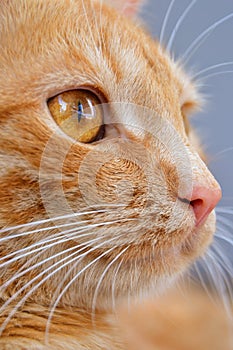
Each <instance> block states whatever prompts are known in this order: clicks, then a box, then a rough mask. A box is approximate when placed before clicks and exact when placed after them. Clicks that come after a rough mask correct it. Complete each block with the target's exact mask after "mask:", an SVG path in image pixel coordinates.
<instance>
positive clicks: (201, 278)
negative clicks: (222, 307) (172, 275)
mask: <svg viewBox="0 0 233 350" xmlns="http://www.w3.org/2000/svg"><path fill="white" fill-rule="evenodd" d="M200 263H202V264H201V267H202V268H203V269H204V270H205V271H206V260H205V259H204V257H202V258H201V259H200V260H199V261H196V262H195V263H194V265H193V267H194V270H195V271H196V274H197V278H198V279H199V281H200V283H201V286H202V288H203V289H204V291H205V292H206V294H207V295H208V297H209V299H210V300H212V301H214V300H213V296H212V294H211V293H210V291H209V289H208V287H207V283H206V278H204V276H203V275H202V271H201V269H200ZM203 263H204V264H203Z"/></svg>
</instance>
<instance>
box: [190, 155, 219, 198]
mask: <svg viewBox="0 0 233 350" xmlns="http://www.w3.org/2000/svg"><path fill="white" fill-rule="evenodd" d="M190 161H191V167H192V181H193V184H192V185H193V187H195V186H200V187H203V188H208V189H210V190H218V191H220V190H221V188H220V185H219V183H218V182H217V180H216V179H215V177H214V176H213V174H212V173H211V172H210V170H209V169H208V167H207V165H206V164H205V163H204V162H203V160H202V159H201V158H200V157H199V155H198V154H197V153H196V152H192V155H191V156H190Z"/></svg>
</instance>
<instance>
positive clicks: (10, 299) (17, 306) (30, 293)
mask: <svg viewBox="0 0 233 350" xmlns="http://www.w3.org/2000/svg"><path fill="white" fill-rule="evenodd" d="M115 239H118V237H113V238H112V239H110V240H109V241H108V242H111V241H113V240H115ZM104 244H106V242H102V243H101V244H99V245H97V246H95V247H94V248H92V249H90V250H89V251H88V252H85V253H83V254H81V255H79V256H78V257H74V258H72V259H70V260H69V261H68V262H66V263H64V264H63V265H62V266H59V267H58V268H56V269H55V270H53V271H52V272H50V274H49V275H47V276H46V277H44V278H43V279H42V280H41V281H40V282H38V283H37V284H36V285H35V286H34V287H33V288H32V289H31V290H30V291H29V292H27V293H26V295H25V296H24V297H23V298H22V299H21V300H20V301H19V302H18V303H17V305H16V306H15V307H14V308H13V309H12V311H11V312H10V313H9V314H8V316H7V318H6V319H5V321H4V322H3V323H2V325H1V327H0V335H1V334H2V332H3V331H4V329H5V327H6V326H7V324H8V323H9V321H10V320H11V318H12V317H13V316H14V314H15V312H16V311H17V310H18V309H19V307H21V306H22V305H23V304H24V302H25V301H26V300H27V299H28V298H29V296H30V295H32V294H33V293H34V291H36V290H37V289H38V288H39V287H40V286H41V285H42V284H43V283H45V282H46V281H47V280H48V279H49V278H51V277H52V276H53V275H54V274H55V273H57V272H58V271H60V270H61V269H63V268H64V267H65V266H67V265H69V264H71V263H72V262H74V261H75V260H77V259H80V257H83V256H86V255H88V254H89V253H90V252H91V251H93V250H96V249H98V248H100V247H101V246H103V245H104ZM113 249H114V248H112V249H111V250H113ZM105 253H106V252H105ZM59 263H61V261H58V262H57V263H55V264H53V265H52V266H50V267H49V268H47V269H46V270H44V271H42V272H41V273H39V274H38V275H37V276H35V277H34V278H33V279H32V280H30V281H28V282H27V283H26V284H25V285H24V286H23V287H21V288H20V289H19V290H18V291H17V292H16V293H15V294H13V295H12V296H11V297H10V298H9V299H8V300H7V301H6V302H5V303H4V304H3V305H2V306H1V308H0V313H1V312H3V311H4V309H6V307H7V306H8V305H9V304H10V303H11V302H12V301H14V300H15V299H16V298H17V297H18V296H19V295H20V293H22V292H23V291H24V290H25V289H27V288H28V287H29V286H30V285H31V284H32V283H33V282H35V281H36V280H38V279H39V278H40V277H41V276H43V275H44V274H45V273H47V272H48V271H50V270H51V269H52V268H54V266H56V265H58V264H59ZM88 265H90V264H88Z"/></svg>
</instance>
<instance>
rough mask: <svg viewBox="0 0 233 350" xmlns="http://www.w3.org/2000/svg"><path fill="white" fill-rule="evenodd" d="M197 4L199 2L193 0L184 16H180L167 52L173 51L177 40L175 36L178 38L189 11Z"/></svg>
mask: <svg viewBox="0 0 233 350" xmlns="http://www.w3.org/2000/svg"><path fill="white" fill-rule="evenodd" d="M196 2H197V0H193V1H192V2H191V3H190V4H189V5H188V6H187V7H186V8H185V10H184V12H183V13H182V15H181V16H180V18H179V19H178V21H177V22H176V24H175V27H174V29H173V31H172V34H171V36H170V38H169V41H168V44H167V47H166V49H167V51H168V52H170V51H171V48H172V44H173V42H174V40H175V36H176V33H177V31H178V30H179V28H180V27H181V25H182V23H183V21H184V20H185V18H186V17H187V15H188V13H189V11H190V10H191V9H192V7H193V6H194V5H195V3H196Z"/></svg>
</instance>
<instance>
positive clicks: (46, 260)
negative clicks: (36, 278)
mask: <svg viewBox="0 0 233 350" xmlns="http://www.w3.org/2000/svg"><path fill="white" fill-rule="evenodd" d="M99 240H101V237H98V238H95V239H92V240H90V241H87V242H85V244H84V243H82V244H78V245H75V246H73V247H70V248H67V249H65V250H62V251H61V252H59V253H56V254H54V255H51V256H49V257H48V258H46V259H44V260H41V261H39V262H38V263H36V264H34V265H32V266H30V267H29V268H27V269H25V270H23V271H21V272H20V273H17V274H15V275H14V276H13V277H11V278H10V279H9V280H8V281H6V282H5V283H4V284H3V285H1V286H0V291H3V290H4V288H6V287H7V286H9V285H10V284H11V283H12V282H14V281H15V280H17V279H18V278H20V277H22V276H23V275H25V274H26V273H28V272H30V271H32V270H34V269H36V268H38V267H40V266H41V265H43V264H45V263H48V262H49V261H51V260H53V259H55V258H57V257H59V256H61V255H63V254H65V253H70V252H71V251H72V250H76V249H77V248H80V247H82V248H81V249H79V250H78V251H75V252H74V253H72V254H69V256H67V257H64V258H63V259H62V260H59V263H61V262H63V261H65V260H67V259H68V258H70V257H71V256H73V255H75V254H77V253H80V252H81V251H82V250H84V249H86V248H87V247H89V246H92V243H95V242H97V241H99ZM53 266H55V265H53Z"/></svg>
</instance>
